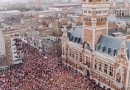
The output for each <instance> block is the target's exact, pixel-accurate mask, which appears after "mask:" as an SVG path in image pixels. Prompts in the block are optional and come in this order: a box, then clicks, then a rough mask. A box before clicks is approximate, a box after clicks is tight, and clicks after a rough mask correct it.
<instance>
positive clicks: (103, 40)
mask: <svg viewBox="0 0 130 90" xmlns="http://www.w3.org/2000/svg"><path fill="white" fill-rule="evenodd" d="M121 42H122V40H121V39H120V38H115V37H112V36H108V35H101V37H100V39H99V41H98V44H97V47H96V50H97V51H100V52H103V53H107V54H109V55H112V56H114V52H115V54H117V52H118V51H119V49H120V45H121Z"/></svg>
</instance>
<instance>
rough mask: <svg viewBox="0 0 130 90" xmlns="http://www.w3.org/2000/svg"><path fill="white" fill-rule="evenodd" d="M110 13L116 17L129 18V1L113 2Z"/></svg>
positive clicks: (119, 0) (115, 0)
mask: <svg viewBox="0 0 130 90" xmlns="http://www.w3.org/2000/svg"><path fill="white" fill-rule="evenodd" d="M110 12H111V13H112V14H115V15H116V16H130V2H129V0H113V1H112V2H111V10H110Z"/></svg>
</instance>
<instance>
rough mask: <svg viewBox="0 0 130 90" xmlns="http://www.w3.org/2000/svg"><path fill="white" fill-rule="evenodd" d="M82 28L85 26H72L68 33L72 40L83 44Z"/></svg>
mask: <svg viewBox="0 0 130 90" xmlns="http://www.w3.org/2000/svg"><path fill="white" fill-rule="evenodd" d="M82 30H83V26H77V27H73V28H71V29H70V30H69V31H68V32H67V34H68V38H69V40H70V41H73V42H75V43H78V44H81V43H82Z"/></svg>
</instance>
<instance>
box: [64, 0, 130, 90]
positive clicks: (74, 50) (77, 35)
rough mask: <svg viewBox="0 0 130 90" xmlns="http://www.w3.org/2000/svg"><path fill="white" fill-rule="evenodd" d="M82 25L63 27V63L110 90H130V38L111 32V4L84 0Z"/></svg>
mask: <svg viewBox="0 0 130 90" xmlns="http://www.w3.org/2000/svg"><path fill="white" fill-rule="evenodd" d="M82 8H83V11H82V12H83V15H82V18H83V25H82V26H75V27H73V28H71V29H70V30H67V29H66V26H65V25H64V29H63V36H62V61H63V63H64V64H65V65H66V66H69V67H71V68H73V69H75V70H77V71H78V72H80V73H82V74H83V75H88V76H91V77H92V78H93V79H94V80H95V81H96V83H97V84H99V85H100V86H101V87H105V88H109V90H130V86H129V84H130V70H129V67H130V62H129V59H130V58H129V57H130V37H129V35H127V34H125V33H126V31H120V30H116V29H108V24H109V23H108V17H109V14H108V13H109V8H110V3H109V0H82Z"/></svg>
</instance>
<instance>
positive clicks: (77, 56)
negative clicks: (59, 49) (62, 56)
mask: <svg viewBox="0 0 130 90" xmlns="http://www.w3.org/2000/svg"><path fill="white" fill-rule="evenodd" d="M69 56H70V57H72V58H74V59H76V60H79V61H80V62H82V53H79V52H77V51H75V50H72V49H69Z"/></svg>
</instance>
